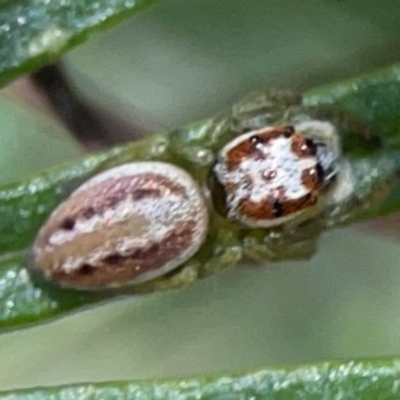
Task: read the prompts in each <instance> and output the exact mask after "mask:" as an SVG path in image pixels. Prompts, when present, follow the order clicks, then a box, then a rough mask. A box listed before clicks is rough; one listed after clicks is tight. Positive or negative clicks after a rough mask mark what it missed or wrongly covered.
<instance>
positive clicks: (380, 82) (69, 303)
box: [0, 65, 400, 329]
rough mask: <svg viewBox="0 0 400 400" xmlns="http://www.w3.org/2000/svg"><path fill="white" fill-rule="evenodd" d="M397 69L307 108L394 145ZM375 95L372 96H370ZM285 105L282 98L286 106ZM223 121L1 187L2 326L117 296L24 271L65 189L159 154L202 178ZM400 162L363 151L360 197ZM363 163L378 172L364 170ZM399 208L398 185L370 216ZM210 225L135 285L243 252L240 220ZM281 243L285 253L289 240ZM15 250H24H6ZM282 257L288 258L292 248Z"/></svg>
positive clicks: (190, 273)
mask: <svg viewBox="0 0 400 400" xmlns="http://www.w3.org/2000/svg"><path fill="white" fill-rule="evenodd" d="M399 71H400V66H398V65H396V66H393V67H391V68H389V69H386V70H382V71H378V72H376V73H374V74H371V75H366V76H363V77H361V78H356V79H354V80H351V81H347V82H340V83H337V84H335V85H332V86H330V87H327V88H322V89H316V90H313V91H310V92H307V93H306V94H305V101H306V103H307V104H309V105H315V104H326V103H328V104H329V103H333V104H334V105H335V106H337V107H340V108H343V109H346V110H349V111H351V112H352V113H353V114H355V115H356V116H357V117H359V118H360V119H361V120H363V121H366V122H367V123H368V124H369V125H371V126H372V128H373V129H376V130H377V131H379V132H382V134H383V135H384V137H385V138H386V139H387V140H388V141H390V145H391V146H392V147H395V146H394V144H393V143H395V141H396V137H397V136H398V134H399V133H400V131H399V130H398V129H397V128H396V126H397V127H400V116H399V114H395V113H393V110H396V109H400V72H399ZM371 93H373V94H374V96H375V97H374V98H373V99H372V98H371V96H372V95H371ZM386 93H388V94H387V95H386ZM388 97H389V98H390V101H389V103H390V104H389V103H388V100H387V98H388ZM281 100H282V99H281ZM279 101H280V100H279ZM285 101H286V100H285ZM290 101H293V102H295V101H296V99H295V98H290ZM371 102H372V103H371ZM239 104H241V105H243V104H246V103H239ZM284 104H285V103H284V102H282V106H283V105H284ZM223 115H224V114H223ZM386 121H387V124H386ZM224 124H225V122H224V118H222V119H216V120H214V119H210V120H206V121H201V122H199V123H197V124H193V125H190V126H189V127H187V128H185V129H182V130H181V131H179V132H174V133H172V134H166V133H160V134H157V135H153V136H150V137H148V138H146V139H145V140H144V141H141V142H136V143H132V144H129V145H127V146H124V147H120V148H115V149H112V150H111V151H108V152H104V153H99V154H95V155H91V156H88V157H86V158H84V159H83V160H82V161H81V162H76V163H72V164H69V165H64V166H61V167H57V168H55V169H53V170H50V171H48V172H45V173H42V174H40V175H38V176H35V177H32V178H28V179H25V180H23V181H21V182H16V183H12V184H9V185H7V186H5V187H3V188H0V215H1V219H0V249H1V250H0V254H4V257H3V258H2V259H1V260H0V291H1V293H2V296H1V297H0V328H3V329H7V328H8V329H9V328H11V327H14V326H19V327H22V326H24V325H27V324H32V323H39V322H41V321H45V320H48V319H49V318H50V317H55V316H62V315H63V314H65V313H67V312H70V311H72V310H76V309H78V308H80V307H82V306H85V305H89V304H94V303H97V302H100V301H104V300H105V299H106V298H109V297H112V294H106V295H101V294H96V295H93V294H81V293H77V292H72V291H64V290H61V289H59V290H57V289H55V288H50V287H49V288H47V287H45V286H44V285H36V284H34V283H33V282H32V281H31V278H30V276H29V274H28V272H27V270H26V265H27V261H26V260H27V254H26V252H24V251H23V250H24V249H25V248H26V247H27V246H29V245H30V244H31V243H32V241H33V240H34V237H35V235H36V233H37V230H38V229H39V227H40V226H41V224H42V223H43V221H44V220H45V219H46V218H47V216H48V215H49V213H50V212H51V211H52V210H53V209H54V207H56V206H57V204H58V203H59V202H60V201H61V200H62V199H63V198H64V197H65V195H66V194H67V193H69V192H70V191H71V190H73V189H74V188H75V187H76V186H77V185H79V184H80V183H81V182H82V181H84V180H86V179H88V177H90V176H92V175H93V174H95V173H97V172H99V171H101V170H104V169H105V168H109V167H111V166H115V165H118V164H121V163H126V162H129V161H133V160H151V159H157V160H161V161H166V162H173V163H175V164H177V165H181V166H182V167H184V168H186V169H187V170H188V171H189V172H190V173H191V174H192V175H193V176H194V177H195V178H196V179H198V180H199V181H200V182H205V180H206V179H207V176H208V167H207V165H203V164H202V162H203V160H202V158H201V156H199V155H198V154H202V153H201V152H200V153H198V149H199V146H204V147H203V148H206V149H210V151H214V150H215V149H217V148H218V146H219V144H220V141H221V138H222V137H223V136H224V135H225V134H226V126H225V125H224ZM397 124H398V125H397ZM396 129H397V130H396ZM385 146H386V145H385ZM399 159H400V157H399V153H398V149H394V150H391V148H388V147H384V148H383V150H380V151H379V152H377V153H373V154H370V155H369V156H368V155H367V156H364V158H362V159H361V162H360V166H359V169H358V171H359V179H357V185H359V187H358V189H357V190H358V192H359V193H360V198H364V197H365V198H368V199H369V198H371V197H373V196H374V195H375V194H376V192H377V193H378V195H380V193H381V192H382V190H381V189H382V188H381V186H382V185H381V184H382V182H383V183H384V184H386V181H387V180H393V175H394V174H396V173H397V172H398V170H399V168H400V167H399V164H398V162H399ZM366 166H367V170H368V171H372V170H373V171H374V174H371V173H370V172H368V173H367V174H365V168H366ZM398 209H400V190H395V191H393V193H392V195H391V197H390V198H389V199H388V200H387V201H385V202H384V203H383V205H382V206H378V207H374V208H371V209H370V210H369V211H368V212H369V214H368V215H367V216H369V217H372V216H374V217H375V216H378V215H383V214H385V213H387V212H389V211H393V210H398ZM364 217H365V215H364ZM211 223H212V224H213V225H212V226H211V227H210V234H209V236H208V238H207V242H206V245H205V246H203V248H202V250H201V251H200V252H199V253H198V255H196V256H195V257H194V258H193V259H192V260H191V261H190V262H189V263H188V265H186V266H184V267H183V268H182V269H180V270H178V271H177V273H176V275H172V276H169V277H166V278H162V279H158V280H155V281H152V282H151V283H148V284H145V285H144V286H143V287H141V286H138V287H135V290H136V291H137V292H149V291H155V290H165V289H171V288H177V287H181V286H184V285H186V284H188V283H191V282H193V281H195V280H196V279H199V278H202V277H205V276H208V275H210V274H212V273H215V272H216V271H217V270H219V269H223V268H227V267H229V266H231V265H233V264H235V263H236V262H237V261H238V260H240V259H241V257H242V252H241V251H242V250H241V246H240V243H238V234H237V232H238V228H237V227H236V226H235V224H232V223H230V222H229V221H226V220H225V219H223V218H220V217H219V216H218V215H217V214H213V215H212V218H211ZM259 233H260V232H258V231H257V230H255V233H254V235H253V236H252V237H251V238H250V237H249V238H250V239H251V240H254V241H255V242H257V240H262V239H263V236H262V232H261V236H260V235H259ZM289 239H290V238H289ZM303 239H304V240H305V242H306V241H307V238H300V239H298V238H296V240H299V241H298V242H297V243H298V244H299V245H300V246H297V249H298V248H300V247H301V248H304V249H305V251H306V252H307V251H308V250H307V248H306V246H304V245H303V242H301V240H303ZM290 240H292V239H290ZM305 242H304V243H305ZM261 245H262V243H261ZM261 247H263V248H265V245H262V246H260V249H261ZM283 248H284V250H285V252H286V249H287V246H286V245H285V243H283ZM311 250H312V251H313V250H314V248H312V249H311ZM11 251H22V252H18V253H14V254H12V255H6V253H8V252H11ZM260 251H261V252H262V251H264V250H263V249H261V250H260ZM284 255H285V257H286V258H289V255H288V254H287V253H284ZM308 255H309V253H308ZM304 256H307V253H306V254H305V255H304ZM117 294H119V293H117ZM114 295H115V294H114Z"/></svg>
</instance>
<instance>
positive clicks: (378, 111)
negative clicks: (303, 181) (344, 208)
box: [304, 64, 400, 218]
mask: <svg viewBox="0 0 400 400" xmlns="http://www.w3.org/2000/svg"><path fill="white" fill-rule="evenodd" d="M304 96H305V102H306V104H308V105H319V104H333V105H334V106H335V107H338V108H341V109H343V110H345V111H348V112H350V113H351V114H353V115H354V116H356V117H358V118H359V119H360V120H361V121H363V122H365V123H366V124H367V125H368V126H370V127H371V129H372V130H373V131H374V132H376V133H377V134H380V135H383V136H384V137H385V138H386V145H387V146H388V147H390V148H391V149H392V150H395V149H399V147H400V113H399V110H400V64H395V65H393V66H391V67H389V68H386V69H382V70H379V71H377V72H375V73H372V74H368V75H362V76H360V77H357V78H355V79H350V80H347V81H343V82H339V83H335V84H332V85H328V86H325V87H322V88H317V89H312V90H310V91H308V92H306V93H305V94H304ZM399 210H400V184H398V185H397V186H396V187H395V188H394V189H393V190H392V193H391V195H390V196H389V198H388V199H387V200H386V201H384V202H383V203H382V204H381V205H380V206H379V207H376V208H374V209H373V210H370V211H369V212H368V213H367V214H366V215H365V216H366V217H369V218H374V217H379V216H384V215H387V214H390V213H392V212H395V211H399Z"/></svg>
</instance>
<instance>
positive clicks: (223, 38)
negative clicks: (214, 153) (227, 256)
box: [0, 0, 400, 389]
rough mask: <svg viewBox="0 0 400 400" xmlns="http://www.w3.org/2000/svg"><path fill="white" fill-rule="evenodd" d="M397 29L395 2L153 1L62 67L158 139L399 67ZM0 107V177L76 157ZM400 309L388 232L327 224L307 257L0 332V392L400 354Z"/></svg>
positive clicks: (61, 136)
mask: <svg viewBox="0 0 400 400" xmlns="http://www.w3.org/2000/svg"><path fill="white" fill-rule="evenodd" d="M399 20H400V3H399V1H398V0H381V1H379V2H377V1H375V0H357V1H356V0H349V1H344V0H336V1H334V0H325V1H324V0H319V1H317V0H302V1H298V0H285V1H283V0H280V1H278V0H275V1H274V0H250V1H244V0H219V1H218V2H217V1H213V0H192V1H188V0H165V1H164V2H162V3H160V4H159V5H157V6H156V7H154V8H153V9H151V10H148V11H146V12H144V13H142V14H139V15H138V16H136V17H134V18H132V19H130V20H129V21H127V22H126V23H124V24H123V25H121V26H119V27H117V28H115V29H113V30H111V31H109V32H108V33H106V34H103V35H100V36H97V37H95V38H93V39H92V41H90V42H89V43H88V44H86V45H83V46H81V47H79V48H78V49H76V50H74V51H73V52H72V53H70V54H69V56H68V57H67V63H68V65H69V67H70V69H71V72H72V75H73V77H74V79H75V82H76V85H77V87H78V88H79V89H80V90H82V91H83V92H84V93H85V94H86V95H87V96H89V97H91V98H92V99H93V100H95V101H97V102H101V103H102V104H103V105H105V106H107V107H111V108H116V109H118V111H119V112H121V111H122V112H123V113H124V115H125V116H126V118H131V119H132V120H135V121H137V120H139V121H145V122H146V123H149V124H150V125H152V126H154V127H155V128H156V129H167V128H174V127H177V126H179V125H182V124H184V123H187V122H190V121H193V120H196V119H199V118H203V117H208V116H210V115H211V114H213V113H214V112H216V111H218V110H219V109H221V108H223V107H224V106H226V105H228V104H230V103H231V102H233V101H235V100H237V99H238V98H240V97H241V96H243V95H244V94H246V92H248V91H251V90H257V89H262V88H266V87H271V86H274V87H286V88H293V89H296V90H299V91H302V90H304V89H307V88H309V87H313V86H317V85H321V84H324V83H331V82H333V81H334V80H338V79H343V78H346V77H351V76H354V75H358V74H360V73H363V72H368V71H371V70H373V69H375V68H379V67H382V66H386V65H389V64H390V63H393V62H395V61H399V48H400V24H399ZM0 104H1V105H0V121H1V122H0V124H1V130H0V167H1V171H2V173H1V175H0V183H4V182H6V181H9V180H12V179H16V178H18V177H21V176H24V175H26V174H30V173H32V172H34V171H35V170H38V169H41V168H44V167H46V166H50V165H53V164H55V163H58V162H62V161H65V160H69V159H72V158H74V157H78V156H79V155H80V154H82V151H81V150H80V149H79V147H78V145H77V144H76V143H75V142H74V141H73V140H72V139H70V138H69V137H68V136H67V135H66V134H65V130H64V129H63V128H62V127H60V126H58V124H57V123H56V122H55V121H53V120H51V119H49V118H48V117H46V116H42V115H38V112H37V111H35V110H34V109H32V108H25V109H21V107H20V104H18V103H17V102H16V100H10V98H9V97H8V96H7V97H5V96H3V98H1V99H0ZM45 149H47V150H45ZM399 230H400V229H399ZM399 305H400V242H398V241H397V238H396V237H394V238H391V239H387V238H380V237H379V235H378V234H376V235H374V236H371V235H369V236H367V235H365V234H363V233H361V230H360V229H356V228H354V227H353V228H352V229H346V230H336V231H334V232H330V233H329V234H326V235H325V236H324V237H323V240H322V241H321V246H320V251H319V253H318V254H317V255H316V256H315V257H314V258H313V259H312V260H311V261H307V262H298V263H280V264H273V265H271V266H259V267H255V266H241V267H238V268H235V269H232V270H230V271H227V272H225V273H223V274H220V275H218V276H214V277H213V278H211V279H209V280H206V281H203V282H199V283H197V284H195V285H193V286H192V287H190V288H188V289H186V290H183V291H179V292H176V293H170V294H162V295H151V296H147V297H142V298H129V299H125V300H119V301H116V302H113V303H111V304H108V305H105V306H103V307H99V308H95V309H93V310H88V311H84V312H81V313H78V314H76V315H73V316H69V317H67V318H63V319H62V320H59V321H55V322H52V323H50V324H47V325H44V326H41V327H39V328H34V329H28V330H23V331H20V332H16V333H9V334H5V335H2V336H1V337H0V389H8V388H16V387H22V386H35V385H43V384H59V383H64V382H78V381H88V380H106V379H107V380H110V379H133V378H154V377H174V376H187V375H192V374H202V373H210V372H211V373H212V372H217V371H230V370H242V369H244V368H254V367H258V366H260V365H265V364H277V363H292V362H293V363H297V362H302V361H311V360H316V359H329V358H338V357H340V358H351V357H369V356H386V355H399V354H400V313H399V312H398V310H399Z"/></svg>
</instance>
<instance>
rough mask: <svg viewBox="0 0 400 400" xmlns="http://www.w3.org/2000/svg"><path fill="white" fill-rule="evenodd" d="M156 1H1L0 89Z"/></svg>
mask: <svg viewBox="0 0 400 400" xmlns="http://www.w3.org/2000/svg"><path fill="white" fill-rule="evenodd" d="M156 1H157V0H125V1H121V0H67V1H48V0H2V1H0V87H1V86H4V85H5V84H7V83H8V82H9V81H10V80H11V79H13V78H16V77H17V76H19V75H21V74H23V73H26V72H29V71H32V70H34V69H37V68H39V67H40V66H42V65H45V64H47V63H49V62H51V61H54V60H55V59H57V58H58V57H59V56H60V55H61V54H62V53H64V52H65V51H66V50H68V49H70V48H71V47H73V46H76V45H77V44H79V43H81V42H83V41H85V40H86V39H87V37H88V36H89V35H90V34H92V33H94V32H96V31H99V30H102V29H106V28H108V27H110V26H112V25H114V24H116V23H118V22H120V21H121V20H122V19H124V18H126V17H128V16H129V15H131V14H133V13H134V12H137V11H140V10H142V9H143V8H145V7H148V6H150V5H152V4H153V3H155V2H156Z"/></svg>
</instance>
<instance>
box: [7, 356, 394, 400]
mask: <svg viewBox="0 0 400 400" xmlns="http://www.w3.org/2000/svg"><path fill="white" fill-rule="evenodd" d="M399 378H400V360H398V359H394V360H365V361H350V362H324V363H319V364H313V365H304V366H298V367H282V368H265V369H261V370H258V371H254V372H249V373H245V374H241V375H221V376H218V377H210V378H187V379H184V380H175V381H173V380H171V381H152V382H146V381H144V382H140V381H139V382H104V383H82V384H78V385H70V386H68V385H66V386H58V387H48V388H35V389H25V390H21V391H13V392H3V393H0V399H4V400H6V399H10V400H11V399H13V400H24V399H26V400H28V399H29V400H42V399H48V398H51V399H54V400H57V399H60V400H61V399H67V398H68V399H89V398H90V399H92V400H95V399H102V400H108V399H122V398H123V399H132V400H134V399H140V400H157V399H160V400H161V399H162V400H167V399H171V400H172V399H178V398H179V399H185V400H195V399H200V398H201V399H202V400H214V399H215V400H222V399H226V400H228V399H229V400H241V399H257V400H262V399H265V400H267V399H268V400H283V399H284V400H299V399H307V400H320V399H324V400H335V399H352V400H391V399H393V400H397V399H399V397H400V380H399Z"/></svg>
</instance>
